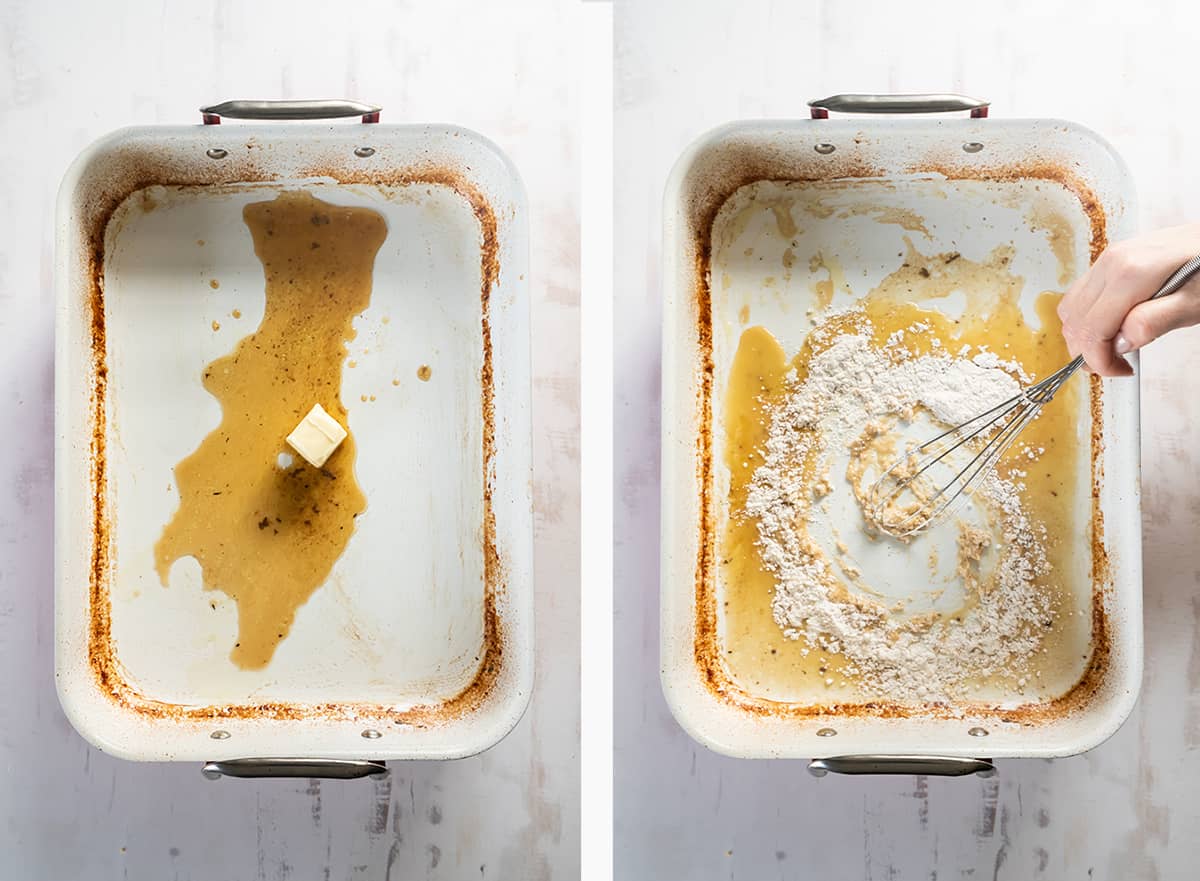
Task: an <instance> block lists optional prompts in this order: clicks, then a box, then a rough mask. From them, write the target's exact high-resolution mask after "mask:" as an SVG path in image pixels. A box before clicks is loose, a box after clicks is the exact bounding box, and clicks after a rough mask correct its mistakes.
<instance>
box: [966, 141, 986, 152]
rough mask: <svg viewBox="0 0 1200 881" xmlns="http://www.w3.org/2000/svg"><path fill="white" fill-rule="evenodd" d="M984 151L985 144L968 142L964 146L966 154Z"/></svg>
mask: <svg viewBox="0 0 1200 881" xmlns="http://www.w3.org/2000/svg"><path fill="white" fill-rule="evenodd" d="M982 149H983V144H981V143H979V142H978V141H967V142H966V143H965V144H963V152H964V153H978V152H979V151H980V150H982Z"/></svg>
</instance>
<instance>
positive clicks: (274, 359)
mask: <svg viewBox="0 0 1200 881" xmlns="http://www.w3.org/2000/svg"><path fill="white" fill-rule="evenodd" d="M243 219H244V221H245V223H246V226H247V227H249V229H250V235H251V237H252V238H253V240H254V251H255V253H256V254H257V255H258V258H259V259H260V260H261V261H262V264H263V271H264V274H265V276H266V305H265V310H264V314H263V319H262V323H261V324H260V325H259V326H258V328H257V329H256V330H255V331H254V332H253V333H251V334H250V335H249V336H247V337H244V338H243V339H242V340H240V341H239V342H238V344H237V346H236V347H235V348H234V350H233V352H232V353H231V354H229V355H227V356H225V357H223V358H219V359H217V360H216V361H213V362H212V363H211V364H209V365H208V366H207V367H206V368H205V369H204V374H203V378H202V382H203V385H204V388H205V389H206V390H207V391H208V392H209V394H211V395H212V396H213V397H214V398H216V399H217V401H218V402H219V403H220V404H221V424H220V425H219V426H218V427H217V428H216V429H214V430H213V431H212V432H211V433H210V434H209V435H208V436H207V437H205V438H204V440H203V442H202V443H201V444H200V446H199V447H198V448H197V449H196V451H195V452H194V453H192V454H191V455H190V456H188V457H187V458H185V459H183V460H182V461H181V462H180V463H179V464H178V465H176V466H175V482H176V485H177V487H178V490H179V497H180V501H179V508H178V510H177V511H176V512H175V515H174V517H173V518H172V519H171V521H170V522H169V523H168V524H167V526H166V527H165V529H164V530H163V533H162V536H161V538H160V539H159V540H158V543H157V544H156V545H155V549H154V553H155V566H156V569H157V572H158V576H159V578H160V580H161V581H162V583H163V585H167V583H168V579H169V575H170V569H171V565H172V564H173V563H174V562H175V561H176V560H178V559H180V558H182V557H194V558H195V559H196V561H197V562H198V563H199V564H200V569H201V572H202V577H203V581H204V589H205V590H219V591H221V592H222V593H225V594H227V595H228V596H229V597H231V598H232V599H233V600H234V601H235V602H236V604H237V608H238V638H237V643H236V644H235V645H234V646H233V649H232V651H231V653H230V658H231V660H232V661H233V662H234V663H235V664H236V665H237V666H238V667H241V668H243V669H249V670H255V669H261V668H263V667H265V666H266V665H267V664H268V663H269V662H270V660H271V657H272V656H273V655H274V653H275V649H276V646H278V644H279V642H280V641H281V640H282V639H283V638H284V637H285V636H287V633H288V631H289V629H290V628H291V626H292V621H293V619H294V618H295V615H296V610H297V609H298V608H299V607H300V606H302V605H303V604H304V603H305V602H306V601H307V600H308V598H309V597H310V596H311V595H312V593H313V592H314V591H315V590H316V589H317V588H318V587H320V585H321V584H322V583H323V582H324V581H325V580H326V578H328V577H329V573H330V570H331V569H332V568H333V564H334V562H335V561H336V560H337V559H338V558H339V557H340V556H341V555H342V552H343V551H344V550H345V549H346V545H347V543H348V542H349V541H350V536H351V535H352V534H353V532H354V519H355V518H356V517H357V516H358V515H359V514H361V513H362V512H363V511H364V510H365V509H366V505H367V500H366V496H365V495H364V494H363V491H362V489H361V488H360V487H359V485H358V482H357V481H356V479H355V475H354V461H355V442H354V434H353V433H352V432H351V433H350V434H349V436H347V438H346V439H345V440H344V441H343V442H342V444H341V446H339V447H338V448H337V449H336V450H335V451H334V452H333V454H332V456H331V457H330V458H329V460H328V461H327V462H326V463H325V465H324V467H322V468H319V469H318V468H313V467H312V466H310V465H309V464H308V463H307V462H305V461H304V460H303V459H302V458H301V457H300V456H298V455H295V454H294V453H292V451H291V450H290V449H289V448H288V447H287V445H286V442H285V438H286V437H287V435H288V434H289V433H290V432H291V430H292V429H293V428H295V427H296V425H297V424H298V423H299V422H300V420H301V419H303V418H304V415H305V414H306V413H307V412H308V411H309V410H310V409H311V408H312V406H313V404H320V405H321V406H322V407H324V408H325V410H326V411H327V412H328V413H329V414H330V415H331V416H333V417H334V419H336V420H337V421H338V422H339V423H341V425H342V426H343V427H345V428H347V429H348V428H349V425H348V419H347V411H346V407H345V406H344V405H343V404H342V400H341V387H342V365H343V362H344V360H345V358H346V354H347V349H346V343H347V342H348V341H350V340H352V339H354V337H355V331H354V328H353V327H352V325H351V322H352V321H353V319H354V317H355V316H356V315H358V314H359V313H360V312H362V311H363V310H364V309H365V308H366V307H367V305H368V304H369V302H370V298H371V272H372V268H373V266H374V262H375V255H376V252H378V250H379V247H380V246H381V245H382V244H383V241H384V239H385V238H386V237H387V224H386V222H385V220H384V218H383V216H382V215H381V214H379V213H378V212H376V211H372V210H370V209H368V208H344V207H341V206H335V205H331V204H329V203H326V202H323V201H321V200H319V199H316V198H314V197H313V196H311V195H309V194H307V193H303V192H285V193H281V194H280V195H279V196H278V197H277V198H275V199H274V200H271V201H266V202H255V203H252V204H249V205H247V206H246V207H245V209H244V211H243ZM281 454H283V456H282V457H281ZM288 459H290V460H291V464H289V465H287V467H282V465H281V463H282V462H287V461H288Z"/></svg>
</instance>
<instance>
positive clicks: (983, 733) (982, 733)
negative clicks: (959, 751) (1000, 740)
mask: <svg viewBox="0 0 1200 881" xmlns="http://www.w3.org/2000/svg"><path fill="white" fill-rule="evenodd" d="M967 734H969V735H971V736H972V737H987V736H988V730H987V729H986V728H971V729H969V730H968V731H967Z"/></svg>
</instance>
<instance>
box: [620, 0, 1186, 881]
mask: <svg viewBox="0 0 1200 881" xmlns="http://www.w3.org/2000/svg"><path fill="white" fill-rule="evenodd" d="M1189 7H1191V9H1192V10H1194V9H1195V8H1196V7H1195V6H1194V4H1185V3H1174V2H1171V0H1142V2H1138V3H1118V2H1114V0H1098V2H1092V3H1086V4H1085V3H1071V2H1066V0H1010V2H1007V3H1003V4H1000V5H996V4H990V5H984V6H977V5H973V4H964V3H959V2H946V0H941V2H932V3H926V2H923V3H919V4H918V3H897V2H894V0H879V2H863V0H824V2H821V0H807V2H784V0H776V2H771V0H742V2H739V3H736V4H735V3H723V2H700V0H658V2H636V3H635V2H624V0H619V2H618V7H617V51H616V58H617V72H616V76H617V79H616V107H617V118H616V132H617V148H616V149H617V152H616V159H615V163H616V167H617V184H616V186H617V190H616V209H615V210H616V217H617V218H618V222H617V233H616V239H615V245H614V247H615V248H616V254H617V271H616V296H617V302H616V326H617V327H618V328H619V329H620V331H619V333H618V334H617V340H616V351H615V362H616V364H617V377H616V382H617V388H616V395H617V398H616V400H617V406H616V416H615V419H616V423H615V424H616V447H615V450H614V455H615V457H616V461H617V466H616V471H617V474H616V479H615V490H616V493H617V498H616V511H617V516H616V535H617V547H616V560H615V566H616V573H617V574H616V585H615V590H616V597H617V619H616V633H617V644H616V671H615V683H616V687H617V707H616V710H617V717H616V724H617V729H616V735H615V736H616V743H617V750H616V756H615V764H616V796H615V799H616V829H615V837H616V841H617V846H616V865H617V867H618V870H617V877H618V878H620V879H621V881H635V879H637V881H642V879H645V881H703V879H715V878H721V879H726V878H728V879H735V878H737V879H747V881H762V879H774V878H787V879H821V881H825V879H850V878H856V879H857V878H862V879H883V878H887V879H892V878H896V879H918V878H920V879H935V878H936V879H951V878H1001V879H1014V881H1024V879H1032V878H1047V879H1096V881H1099V879H1112V881H1127V879H1159V878H1161V879H1177V878H1178V879H1182V878H1194V877H1196V873H1197V857H1198V856H1200V633H1198V632H1197V631H1200V592H1198V590H1197V587H1198V583H1200V467H1198V465H1200V452H1198V449H1197V448H1198V447H1200V346H1198V344H1200V332H1194V331H1189V332H1182V333H1179V334H1177V335H1175V336H1174V337H1171V338H1169V339H1167V340H1164V341H1161V342H1159V343H1156V344H1155V345H1153V346H1151V347H1150V348H1149V350H1148V351H1147V352H1146V353H1145V355H1144V360H1143V362H1142V364H1143V369H1142V376H1141V383H1142V391H1143V395H1144V398H1143V417H1142V432H1143V442H1142V454H1143V466H1144V477H1143V490H1144V499H1145V518H1144V523H1145V607H1146V623H1145V627H1146V673H1145V680H1144V685H1143V690H1142V698H1141V701H1140V703H1139V705H1138V707H1137V709H1136V710H1135V712H1134V715H1133V717H1132V718H1131V719H1130V720H1129V722H1128V723H1127V724H1126V725H1125V727H1124V728H1123V729H1122V730H1121V731H1120V732H1119V733H1118V734H1117V736H1115V737H1114V738H1113V739H1112V740H1111V741H1109V742H1108V743H1106V744H1105V745H1103V746H1102V747H1100V748H1098V749H1096V750H1095V751H1093V752H1092V753H1090V754H1088V755H1085V756H1081V757H1078V758H1071V759H1064V760H1058V761H1052V762H1047V761H1023V762H1022V761H1008V762H1002V763H1000V775H999V778H998V779H993V780H991V781H982V780H978V779H976V778H969V779H965V780H938V779H932V778H931V779H920V778H912V777H904V778H881V779H849V778H837V777H829V778H826V779H824V780H819V781H818V780H815V779H811V778H810V777H809V776H808V774H807V772H806V771H805V770H804V765H803V763H800V762H751V761H735V760H732V759H725V758H721V757H719V756H717V755H714V754H711V753H709V752H706V751H705V750H704V749H703V748H702V747H699V746H698V745H696V744H695V743H693V742H692V741H691V740H689V738H688V737H687V735H685V734H684V733H683V731H682V730H681V729H680V728H679V727H678V725H676V724H675V722H674V721H673V720H672V718H671V715H670V713H669V712H668V710H667V707H666V704H665V703H664V701H663V698H662V694H661V691H660V689H659V685H658V613H657V603H658V538H657V529H658V512H659V499H658V430H659V351H660V349H659V333H660V315H661V309H660V305H659V304H660V287H661V278H660V271H659V238H660V233H659V229H660V222H661V212H660V203H661V200H662V194H663V187H664V183H665V180H666V176H667V173H668V171H669V169H670V166H671V163H672V162H673V161H674V159H675V157H676V156H677V155H678V154H679V153H680V151H681V150H682V149H683V148H684V146H685V145H686V144H687V143H688V142H690V141H691V140H692V139H693V138H695V137H696V136H698V135H699V134H701V133H702V132H704V131H706V130H707V129H709V128H711V127H713V126H715V125H717V124H719V123H723V122H726V121H729V120H733V119H744V118H752V117H796V116H807V108H806V107H805V101H806V100H807V99H809V98H816V97H823V96H825V95H829V94H834V93H837V92H855V91H859V92H872V91H875V92H888V91H892V92H904V91H909V92H913V91H948V90H952V91H962V92H966V93H968V94H974V95H978V96H980V97H984V98H988V99H991V100H992V101H993V102H994V104H993V106H992V115H993V116H995V117H1049V116H1058V117H1064V118H1067V119H1072V120H1075V121H1077V122H1080V123H1083V124H1084V125H1087V126H1089V127H1091V128H1093V129H1095V130H1097V131H1098V132H1100V133H1101V134H1103V135H1104V136H1105V137H1107V138H1109V139H1110V140H1111V141H1112V142H1113V143H1114V144H1115V146H1116V148H1117V150H1118V151H1119V152H1120V153H1121V154H1122V155H1123V156H1124V157H1125V159H1126V160H1127V161H1128V162H1129V164H1130V166H1131V167H1132V170H1133V174H1134V177H1135V179H1136V181H1137V184H1138V192H1139V197H1140V202H1141V205H1142V209H1143V210H1142V222H1143V225H1144V226H1147V227H1148V226H1155V225H1166V224H1174V223H1180V222H1183V221H1185V220H1193V221H1195V220H1200V173H1198V171H1197V168H1198V166H1197V165H1196V161H1197V159H1196V157H1197V156H1200V117H1198V116H1197V114H1196V107H1197V101H1198V99H1200V81H1198V80H1197V77H1196V74H1195V70H1196V68H1195V58H1196V49H1195V45H1196V43H1195V35H1196V29H1197V24H1200V14H1198V13H1197V12H1195V11H1188V8H1189ZM1198 249H1200V248H1198Z"/></svg>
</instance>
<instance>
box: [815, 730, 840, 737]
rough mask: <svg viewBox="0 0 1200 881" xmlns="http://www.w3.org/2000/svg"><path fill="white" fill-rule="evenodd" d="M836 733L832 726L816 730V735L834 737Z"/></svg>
mask: <svg viewBox="0 0 1200 881" xmlns="http://www.w3.org/2000/svg"><path fill="white" fill-rule="evenodd" d="M836 735H837V732H836V731H834V730H833V729H832V728H822V729H820V730H819V731H817V737H834V736H836Z"/></svg>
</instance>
